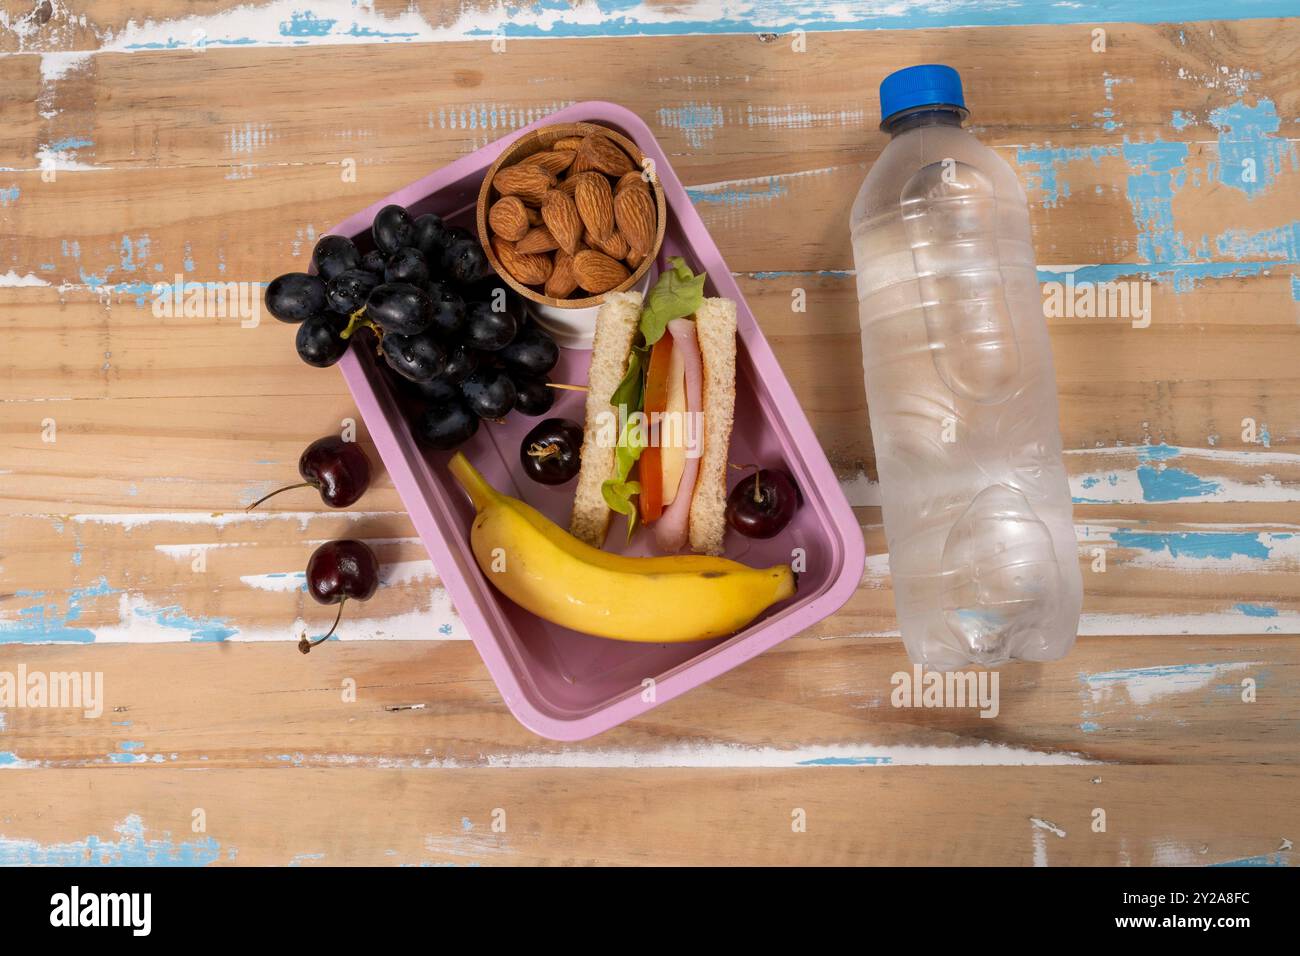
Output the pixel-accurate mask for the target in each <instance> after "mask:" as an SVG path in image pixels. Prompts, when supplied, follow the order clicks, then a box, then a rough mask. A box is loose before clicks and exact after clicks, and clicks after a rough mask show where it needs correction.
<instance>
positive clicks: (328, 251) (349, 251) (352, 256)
mask: <svg viewBox="0 0 1300 956" xmlns="http://www.w3.org/2000/svg"><path fill="white" fill-rule="evenodd" d="M311 261H312V262H314V263H315V264H316V273H317V275H319V276H320V277H321V278H322V279H324V280H325V281H326V282H329V281H330V280H331V279H333V278H334V277H335V276H336V275H338V274H339V273H341V272H346V271H347V270H348V269H355V268H357V266H359V265H361V253H359V252H358V251H357V247H356V246H354V245H353V244H352V240H351V239H349V238H348V237H347V236H321V237H320V239H318V240H317V241H316V248H315V249H314V250H313V251H312V254H311Z"/></svg>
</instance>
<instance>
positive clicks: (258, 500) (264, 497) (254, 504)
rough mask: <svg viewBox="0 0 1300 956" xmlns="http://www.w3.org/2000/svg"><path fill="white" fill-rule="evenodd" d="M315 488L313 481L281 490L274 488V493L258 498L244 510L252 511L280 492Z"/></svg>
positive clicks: (301, 482)
mask: <svg viewBox="0 0 1300 956" xmlns="http://www.w3.org/2000/svg"><path fill="white" fill-rule="evenodd" d="M315 487H316V482H314V481H300V482H298V483H297V484H296V485H285V486H284V487H283V488H276V489H275V491H273V492H271V493H270V494H269V495H262V497H260V498H258V499H257V500H256V501H254V502H253V503H252V504H251V505H249V506H248V507H247V508H245V509H244V510H245V511H252V510H253V509H254V508H256V507H257V506H258V505H260V504H261V503H262V502H263V501H265V500H266V499H267V498H274V497H275V496H276V495H278V494H279V493H280V492H282V491H289V490H291V489H293V488H315Z"/></svg>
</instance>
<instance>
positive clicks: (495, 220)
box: [488, 196, 528, 242]
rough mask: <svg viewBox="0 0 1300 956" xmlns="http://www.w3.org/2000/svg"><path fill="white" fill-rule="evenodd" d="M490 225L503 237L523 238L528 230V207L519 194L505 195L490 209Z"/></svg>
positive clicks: (511, 238) (514, 239) (511, 239)
mask: <svg viewBox="0 0 1300 956" xmlns="http://www.w3.org/2000/svg"><path fill="white" fill-rule="evenodd" d="M488 225H489V226H491V227H492V231H493V232H494V233H496V234H497V235H498V236H500V237H501V238H502V239H509V240H510V241H511V242H515V241H517V240H519V239H522V238H523V237H524V234H525V233H526V232H528V207H527V206H525V205H524V201H523V200H522V199H520V198H519V197H518V196H503V197H502V198H500V199H498V200H497V201H496V202H494V203H493V204H492V208H491V209H489V210H488Z"/></svg>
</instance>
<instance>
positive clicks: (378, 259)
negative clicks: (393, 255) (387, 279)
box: [361, 249, 388, 277]
mask: <svg viewBox="0 0 1300 956" xmlns="http://www.w3.org/2000/svg"><path fill="white" fill-rule="evenodd" d="M387 264H388V260H387V259H385V258H384V254H383V253H382V252H380V251H379V250H378V249H371V250H370V251H369V252H367V253H366V254H365V255H364V256H362V257H361V268H362V269H365V270H366V271H367V272H373V273H374V274H375V275H377V276H380V277H382V276H383V274H384V267H385V266H386V265H387Z"/></svg>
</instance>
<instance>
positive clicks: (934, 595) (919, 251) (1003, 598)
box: [851, 66, 1083, 670]
mask: <svg viewBox="0 0 1300 956" xmlns="http://www.w3.org/2000/svg"><path fill="white" fill-rule="evenodd" d="M880 115H881V116H882V117H883V121H882V122H881V129H882V130H884V131H885V132H887V133H889V135H890V137H891V139H890V143H889V145H888V146H887V147H885V150H884V152H883V153H881V155H880V158H879V159H878V160H877V161H876V164H875V165H874V166H873V167H872V168H871V172H870V173H869V174H868V175H867V178H866V181H865V182H864V183H863V184H862V189H861V190H860V191H859V193H858V197H857V201H856V202H855V203H854V204H853V215H852V221H851V226H852V233H853V257H854V260H855V262H856V264H857V283H858V309H859V321H860V324H861V327H862V357H863V366H864V369H865V372H866V381H867V403H868V409H869V412H870V416H871V434H872V438H873V440H874V443H875V450H876V464H877V468H878V471H879V474H880V493H881V503H882V505H883V509H884V520H885V535H886V537H887V539H888V542H889V568H890V573H891V576H892V578H893V585H894V597H895V603H896V606H897V611H898V622H899V627H900V628H901V630H902V634H903V642H904V643H905V644H906V646H907V652H908V655H909V656H910V657H911V659H912V660H913V661H914V662H916V663H919V664H923V665H925V666H927V667H932V668H936V669H940V670H949V669H953V668H957V667H961V666H964V665H967V664H970V663H976V664H984V665H989V664H996V663H999V662H1002V661H1007V660H1010V659H1013V658H1019V659H1022V660H1032V661H1043V660H1055V659H1057V658H1059V657H1062V656H1064V655H1065V653H1066V652H1067V651H1068V650H1069V649H1070V647H1071V646H1072V645H1073V644H1074V638H1075V633H1076V630H1077V628H1078V623H1079V607H1080V604H1081V603H1082V593H1083V588H1082V582H1081V580H1080V574H1079V561H1078V550H1077V546H1076V542H1075V536H1074V524H1073V521H1072V519H1071V507H1070V489H1069V483H1068V481H1067V479H1066V474H1065V467H1064V465H1063V463H1062V460H1061V435H1060V430H1059V425H1058V422H1057V406H1056V376H1055V373H1054V372H1053V369H1052V352H1051V343H1050V341H1049V339H1048V335H1047V324H1046V322H1045V320H1044V318H1043V306H1042V297H1041V292H1040V290H1039V286H1038V280H1037V270H1036V267H1035V262H1034V249H1033V245H1032V241H1031V234H1030V227H1029V209H1028V204H1027V202H1026V199H1025V193H1024V190H1023V189H1022V188H1021V186H1020V182H1019V180H1017V178H1016V175H1015V173H1014V172H1013V171H1012V170H1011V167H1009V166H1008V165H1007V164H1006V163H1005V162H1003V161H1002V159H1001V158H999V157H998V156H997V154H995V153H994V152H993V150H991V149H989V148H988V147H986V146H984V145H983V144H981V143H980V141H979V140H977V139H976V138H975V137H974V136H972V135H971V134H970V133H968V132H966V131H965V130H964V129H962V121H963V120H964V119H965V117H966V116H967V111H966V108H965V103H964V101H963V98H962V89H961V77H960V76H959V75H958V74H957V71H956V70H954V69H952V68H951V67H947V66H913V67H909V68H908V69H905V70H899V71H898V72H896V73H893V74H891V75H889V76H888V77H886V78H885V80H884V82H883V83H881V84H880Z"/></svg>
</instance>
